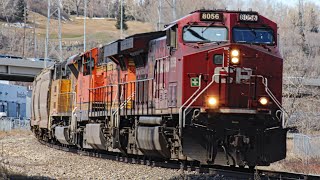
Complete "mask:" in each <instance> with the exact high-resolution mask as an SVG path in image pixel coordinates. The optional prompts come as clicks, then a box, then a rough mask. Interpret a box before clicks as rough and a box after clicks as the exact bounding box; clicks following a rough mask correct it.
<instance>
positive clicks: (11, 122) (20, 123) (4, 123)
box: [0, 118, 30, 131]
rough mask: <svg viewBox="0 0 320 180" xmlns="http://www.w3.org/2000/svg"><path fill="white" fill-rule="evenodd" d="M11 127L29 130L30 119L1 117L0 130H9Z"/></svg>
mask: <svg viewBox="0 0 320 180" xmlns="http://www.w3.org/2000/svg"><path fill="white" fill-rule="evenodd" d="M13 129H20V130H30V120H20V119H15V118H1V119H0V131H11V130H13Z"/></svg>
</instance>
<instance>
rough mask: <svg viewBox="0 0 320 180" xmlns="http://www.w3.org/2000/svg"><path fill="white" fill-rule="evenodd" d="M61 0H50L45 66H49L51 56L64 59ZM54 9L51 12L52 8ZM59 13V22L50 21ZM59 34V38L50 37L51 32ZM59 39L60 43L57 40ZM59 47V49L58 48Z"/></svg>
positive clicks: (60, 59)
mask: <svg viewBox="0 0 320 180" xmlns="http://www.w3.org/2000/svg"><path fill="white" fill-rule="evenodd" d="M61 8H62V3H61V0H48V14H47V30H46V44H45V59H44V67H45V68H46V67H47V61H48V59H49V58H50V57H56V58H57V60H59V61H62V60H63V55H62V36H61V33H62V32H61ZM52 9H53V11H52V12H51V10H52ZM56 14H57V15H58V23H57V24H53V25H51V23H56V21H52V22H50V18H51V16H54V15H56ZM52 33H55V34H57V37H58V38H57V39H52V38H50V34H52ZM57 40H58V44H57V43H56V41H57ZM57 47H58V50H57Z"/></svg>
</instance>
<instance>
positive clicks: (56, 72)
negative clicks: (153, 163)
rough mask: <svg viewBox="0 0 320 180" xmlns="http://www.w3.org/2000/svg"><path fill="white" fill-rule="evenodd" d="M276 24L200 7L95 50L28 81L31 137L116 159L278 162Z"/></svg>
mask: <svg viewBox="0 0 320 180" xmlns="http://www.w3.org/2000/svg"><path fill="white" fill-rule="evenodd" d="M277 38H278V37H277V24H276V23H274V22H273V21H271V20H269V19H267V18H265V17H264V16H262V15H260V14H259V13H258V12H253V11H228V10H198V11H194V12H192V13H190V14H189V15H186V16H185V17H183V18H181V19H178V20H176V21H174V22H171V23H170V24H168V25H166V26H165V28H164V30H162V31H156V32H148V33H141V34H135V35H132V36H129V37H126V38H125V39H119V40H116V41H113V42H111V43H109V44H106V45H104V46H100V47H95V48H93V49H91V50H88V51H86V52H83V53H80V54H76V55H74V56H72V57H69V58H68V59H67V60H65V61H63V62H57V63H56V64H55V65H54V66H52V67H50V68H46V69H44V70H43V71H42V72H41V73H40V74H39V75H38V76H37V77H36V78H35V80H34V83H33V95H32V100H33V103H32V120H31V129H32V131H33V132H34V134H35V135H36V137H37V138H39V139H41V140H43V141H47V142H51V143H55V144H62V145H64V146H72V147H76V148H80V149H95V150H99V151H107V152H112V153H119V154H120V155H121V156H143V157H146V158H151V159H152V158H154V159H163V160H177V161H192V162H197V163H200V164H219V165H231V166H239V167H244V166H249V167H254V166H257V165H269V164H270V163H272V162H275V161H279V160H281V159H284V158H285V156H286V133H287V129H286V128H285V127H284V119H283V118H282V114H283V111H284V110H283V108H282V105H281V104H282V100H281V98H282V71H283V59H282V58H281V56H280V53H279V49H278V43H277Z"/></svg>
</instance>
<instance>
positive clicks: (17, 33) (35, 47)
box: [0, 12, 153, 58]
mask: <svg viewBox="0 0 320 180" xmlns="http://www.w3.org/2000/svg"><path fill="white" fill-rule="evenodd" d="M83 21H84V19H83V17H79V18H77V17H75V16H71V20H70V21H62V43H63V56H64V57H63V58H67V57H69V56H70V55H72V54H75V53H78V52H80V51H82V50H83V49H82V46H83V45H82V43H83ZM33 22H35V23H33ZM27 24H28V26H29V27H34V24H35V26H36V28H35V35H34V33H33V32H34V28H26V29H25V32H26V34H25V38H24V29H23V28H22V26H21V25H19V24H18V25H17V24H7V23H6V22H1V21H0V40H1V41H0V54H11V55H16V56H25V57H44V51H45V49H44V47H45V37H46V26H47V18H46V17H45V16H43V15H40V14H38V13H34V12H29V16H28V22H27ZM115 24H116V20H115V19H87V20H86V25H87V26H86V32H87V49H89V48H92V47H95V46H97V45H99V44H106V43H108V42H110V41H113V40H117V39H119V38H120V31H119V30H118V29H116V27H115ZM127 25H128V30H127V31H124V33H123V34H124V37H126V36H129V35H133V34H137V33H144V32H150V31H153V28H152V25H151V24H148V23H143V22H137V21H129V22H127ZM50 26H51V27H52V29H51V31H50V32H51V33H50V47H49V48H51V49H53V48H55V49H58V48H57V46H58V41H57V40H58V33H57V32H58V28H57V27H58V20H56V19H51V21H50ZM24 39H25V41H24ZM35 40H36V41H35ZM23 43H24V44H25V45H23ZM23 47H24V49H25V50H24V51H23ZM68 47H71V48H68ZM23 52H24V55H23ZM49 56H51V55H49ZM54 56H56V55H53V57H54ZM51 57H52V56H51Z"/></svg>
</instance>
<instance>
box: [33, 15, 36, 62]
mask: <svg viewBox="0 0 320 180" xmlns="http://www.w3.org/2000/svg"><path fill="white" fill-rule="evenodd" d="M33 40H34V42H33V45H34V51H33V53H34V54H33V55H34V58H36V57H37V35H36V18H35V15H34V14H33Z"/></svg>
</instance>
